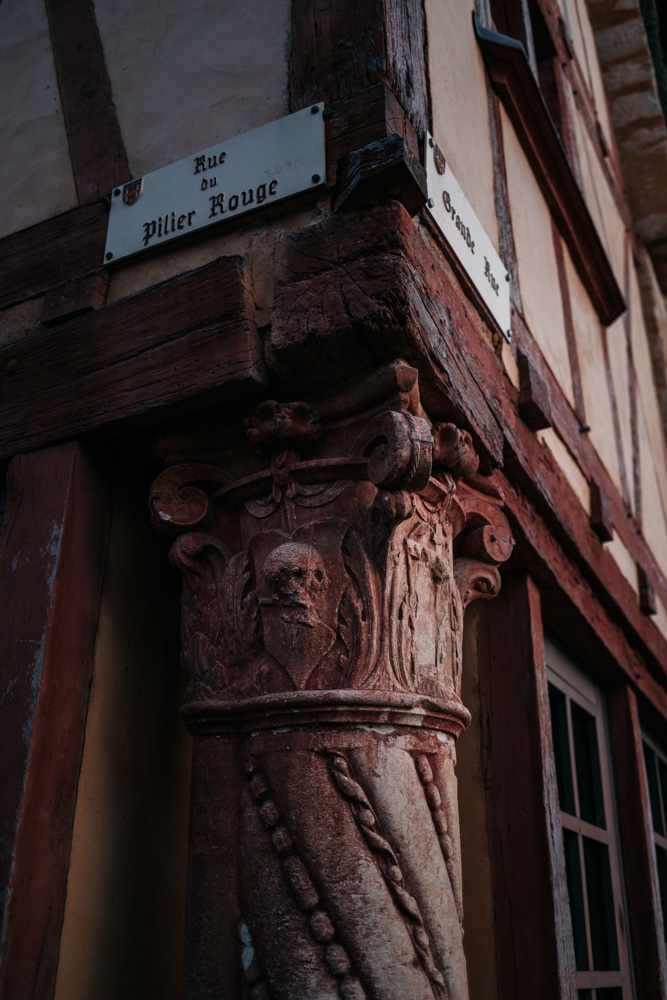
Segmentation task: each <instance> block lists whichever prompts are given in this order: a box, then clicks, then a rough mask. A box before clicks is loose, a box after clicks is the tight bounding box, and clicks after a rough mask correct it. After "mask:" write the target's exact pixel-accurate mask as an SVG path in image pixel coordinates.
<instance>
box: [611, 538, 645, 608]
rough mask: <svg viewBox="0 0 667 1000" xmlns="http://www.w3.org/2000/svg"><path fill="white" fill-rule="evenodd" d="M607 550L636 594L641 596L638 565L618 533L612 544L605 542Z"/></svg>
mask: <svg viewBox="0 0 667 1000" xmlns="http://www.w3.org/2000/svg"><path fill="white" fill-rule="evenodd" d="M605 548H606V550H607V552H609V553H611V555H612V557H613V559H614V561H615V563H616V565H617V566H618V568H619V569H620V571H621V573H622V574H623V576H624V577H625V579H626V580H627V581H628V583H629V584H630V586H631V587H632V589H633V590H634V592H635V594H637V595H639V583H638V580H637V564H636V563H635V561H634V559H633V558H632V555H631V554H630V552H628V549H627V548H626V546H625V545H624V544H623V542H622V541H621V539H620V538H619V537H618V535H617V534H616V533H614V537H613V539H612V540H611V541H610V542H605Z"/></svg>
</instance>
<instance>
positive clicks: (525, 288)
mask: <svg viewBox="0 0 667 1000" xmlns="http://www.w3.org/2000/svg"><path fill="white" fill-rule="evenodd" d="M501 116H502V129H503V144H504V147H505V165H506V170H507V188H508V195H509V205H510V212H511V216H512V230H513V235H514V245H515V248H516V256H517V265H518V274H519V288H520V290H521V300H522V303H523V311H524V315H525V318H526V322H527V324H528V327H529V328H530V332H531V333H532V335H533V336H534V338H535V340H536V341H537V343H538V344H539V345H540V347H541V349H542V352H543V354H544V357H545V358H546V360H547V362H548V364H549V367H550V368H551V370H552V372H553V373H554V375H555V377H556V379H557V380H558V382H559V384H560V386H561V388H562V389H563V392H564V393H565V395H566V396H567V398H568V399H569V400H570V402H573V393H572V374H571V371H570V361H569V356H568V351H567V341H566V339H565V323H564V318H563V303H562V299H561V293H560V284H559V281H558V267H557V264H556V255H555V250H554V244H553V238H552V229H551V215H550V213H549V209H548V208H547V205H546V202H545V201H544V198H543V197H542V193H541V191H540V189H539V187H538V184H537V181H536V180H535V175H534V174H533V171H532V169H531V167H530V164H529V163H528V160H527V159H526V157H525V155H524V152H523V150H522V148H521V146H520V144H519V141H518V139H517V137H516V133H515V132H514V128H513V126H512V123H511V122H510V120H509V118H508V117H507V115H506V114H505V112H504V111H501Z"/></svg>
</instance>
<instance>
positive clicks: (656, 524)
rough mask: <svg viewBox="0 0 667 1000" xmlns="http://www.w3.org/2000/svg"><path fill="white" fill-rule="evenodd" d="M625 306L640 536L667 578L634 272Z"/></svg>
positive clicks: (662, 457) (665, 522)
mask: <svg viewBox="0 0 667 1000" xmlns="http://www.w3.org/2000/svg"><path fill="white" fill-rule="evenodd" d="M628 298H629V306H630V317H631V320H632V324H631V337H632V354H633V361H634V366H635V373H636V377H637V385H638V387H639V388H638V391H637V409H638V425H639V426H638V431H639V442H638V447H639V467H640V476H641V490H642V533H643V535H644V538H645V539H646V541H647V543H648V545H649V547H650V548H651V551H652V552H653V555H654V556H655V558H656V560H657V562H658V564H659V565H660V568H661V569H662V571H663V573H664V574H665V575H667V443H666V442H665V435H664V431H663V426H662V420H661V414H660V407H659V403H658V397H657V393H656V390H655V383H654V380H653V369H652V365H651V357H650V352H649V344H648V338H647V335H646V329H645V327H644V319H643V314H642V309H641V293H640V291H639V284H638V281H637V275H636V272H635V270H634V268H633V269H631V271H630V288H629V296H628Z"/></svg>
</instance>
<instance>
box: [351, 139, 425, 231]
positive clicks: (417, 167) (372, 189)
mask: <svg viewBox="0 0 667 1000" xmlns="http://www.w3.org/2000/svg"><path fill="white" fill-rule="evenodd" d="M338 176H339V185H338V191H337V193H336V196H335V198H334V201H333V208H334V211H336V212H337V211H339V210H340V209H341V208H342V207H343V206H347V207H348V208H350V207H351V206H352V205H357V204H360V203H362V202H363V201H364V200H371V201H373V202H376V201H378V200H385V199H388V198H391V199H393V200H394V201H400V202H401V204H402V205H404V206H405V208H406V209H407V210H408V212H409V213H410V215H416V214H417V212H418V211H419V210H420V209H421V208H423V207H424V205H425V204H426V200H427V198H428V193H427V188H426V171H425V170H424V167H423V166H422V165H421V163H420V162H419V160H418V159H416V158H415V157H414V156H412V155H411V154H410V153H409V152H408V149H407V147H406V144H405V142H404V140H403V139H402V138H401V136H399V135H389V136H386V137H385V138H384V139H379V140H378V141H377V142H371V143H369V144H368V145H367V146H363V147H362V148H361V149H355V150H353V151H352V152H351V153H348V155H347V156H345V157H344V158H343V160H342V161H341V163H340V164H339V169H338Z"/></svg>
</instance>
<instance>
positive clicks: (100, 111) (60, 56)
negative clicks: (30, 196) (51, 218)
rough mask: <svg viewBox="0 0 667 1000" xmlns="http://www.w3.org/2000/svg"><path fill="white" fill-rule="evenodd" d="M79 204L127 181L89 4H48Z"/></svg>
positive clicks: (72, 0) (58, 0)
mask: <svg viewBox="0 0 667 1000" xmlns="http://www.w3.org/2000/svg"><path fill="white" fill-rule="evenodd" d="M46 11H47V14H48V18H49V27H50V29H51V42H52V44H53V58H54V62H55V66H56V74H57V76H58V89H59V90H60V102H61V105H62V111H63V118H64V120H65V128H66V129H67V139H68V142H69V150H70V157H71V160H72V168H73V171H74V180H75V183H76V189H77V194H78V196H79V203H80V204H81V205H88V204H91V203H92V202H95V201H97V200H98V198H102V197H104V196H106V195H109V194H111V191H112V189H113V188H114V187H115V186H116V185H117V184H124V183H125V181H128V180H129V179H130V168H129V164H128V162H127V155H126V153H125V147H124V145H123V140H122V137H121V134H120V125H119V124H118V118H117V116H116V108H115V105H114V102H113V94H112V92H111V84H110V82H109V74H108V72H107V67H106V63H105V60H104V51H103V49H102V43H101V41H100V36H99V32H98V30H97V22H96V20H95V8H94V5H93V4H92V3H91V2H90V0H46Z"/></svg>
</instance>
